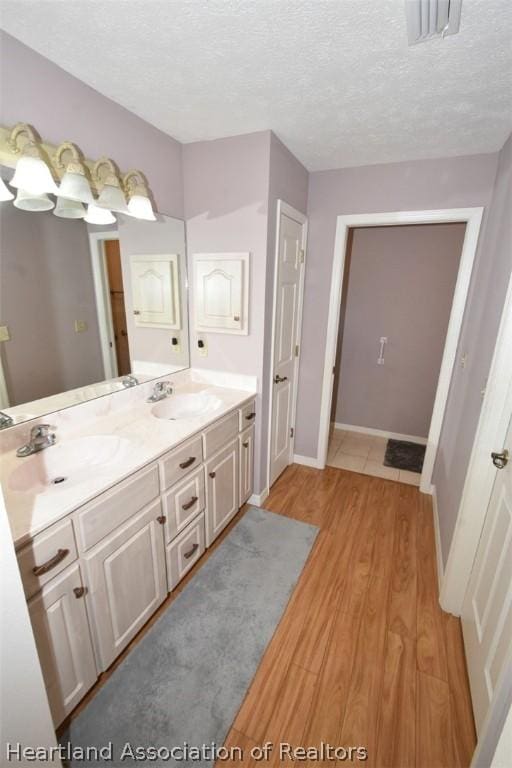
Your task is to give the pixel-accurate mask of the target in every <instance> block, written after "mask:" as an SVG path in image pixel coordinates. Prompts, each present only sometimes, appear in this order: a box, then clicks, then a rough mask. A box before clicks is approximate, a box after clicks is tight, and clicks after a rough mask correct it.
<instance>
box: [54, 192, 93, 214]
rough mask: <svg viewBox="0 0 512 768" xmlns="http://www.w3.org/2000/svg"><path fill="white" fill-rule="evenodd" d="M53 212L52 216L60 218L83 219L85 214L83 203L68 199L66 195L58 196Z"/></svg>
mask: <svg viewBox="0 0 512 768" xmlns="http://www.w3.org/2000/svg"><path fill="white" fill-rule="evenodd" d="M53 214H54V216H59V217H60V218H61V219H83V218H84V216H85V208H84V206H83V204H82V203H79V202H78V201H77V200H68V198H67V197H58V198H57V205H56V206H55V210H54V212H53Z"/></svg>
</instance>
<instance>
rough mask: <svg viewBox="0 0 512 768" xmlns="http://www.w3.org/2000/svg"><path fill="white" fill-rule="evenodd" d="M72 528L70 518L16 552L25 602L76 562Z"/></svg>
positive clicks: (39, 535) (53, 526)
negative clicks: (25, 597)
mask: <svg viewBox="0 0 512 768" xmlns="http://www.w3.org/2000/svg"><path fill="white" fill-rule="evenodd" d="M77 556H78V555H77V550H76V544H75V536H74V534H73V525H72V523H71V520H70V519H69V517H66V518H65V519H64V520H61V521H60V522H58V523H55V525H52V526H51V528H48V529H47V530H46V531H43V532H42V533H40V534H38V535H37V536H36V537H35V538H34V539H33V541H31V542H30V544H27V545H26V546H25V547H23V548H22V549H20V551H19V552H18V553H17V557H18V566H19V569H20V573H21V580H22V582H23V587H24V589H25V595H26V596H27V599H28V598H30V597H32V595H35V593H36V592H38V591H39V590H40V589H41V587H43V586H44V585H45V584H46V583H47V582H48V581H50V579H53V577H54V576H56V575H57V574H58V573H60V572H61V571H63V570H64V568H67V566H68V565H69V564H70V563H72V562H73V560H76V558H77Z"/></svg>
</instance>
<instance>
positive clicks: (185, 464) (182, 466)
mask: <svg viewBox="0 0 512 768" xmlns="http://www.w3.org/2000/svg"><path fill="white" fill-rule="evenodd" d="M195 460H196V457H195V456H190V458H188V459H186V460H185V461H182V462H181V464H180V469H187V467H190V466H191V465H192V464H193V463H194V461H195Z"/></svg>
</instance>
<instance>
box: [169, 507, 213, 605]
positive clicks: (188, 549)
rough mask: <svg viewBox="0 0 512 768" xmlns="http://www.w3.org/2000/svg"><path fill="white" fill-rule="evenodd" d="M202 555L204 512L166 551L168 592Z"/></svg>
mask: <svg viewBox="0 0 512 768" xmlns="http://www.w3.org/2000/svg"><path fill="white" fill-rule="evenodd" d="M203 553H204V512H201V514H200V515H199V516H198V517H197V518H196V519H195V520H194V521H193V522H192V523H190V524H189V526H188V527H187V528H186V529H185V530H184V531H183V533H180V535H179V536H178V537H177V538H176V539H174V541H172V542H171V543H170V544H169V545H168V546H167V549H166V557H167V581H168V587H169V592H172V590H173V589H174V588H175V587H176V586H177V584H179V582H180V581H181V580H182V578H183V577H184V576H185V574H186V573H187V572H188V571H189V570H190V569H191V568H192V566H193V565H194V563H197V561H198V560H199V558H200V557H201V555H202V554H203Z"/></svg>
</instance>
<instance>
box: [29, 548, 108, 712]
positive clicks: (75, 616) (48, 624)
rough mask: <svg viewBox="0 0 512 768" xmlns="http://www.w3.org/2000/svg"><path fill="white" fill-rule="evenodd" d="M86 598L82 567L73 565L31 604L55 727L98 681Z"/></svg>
mask: <svg viewBox="0 0 512 768" xmlns="http://www.w3.org/2000/svg"><path fill="white" fill-rule="evenodd" d="M84 594H85V589H84V586H83V583H82V579H81V575H80V567H79V565H78V563H74V564H73V565H70V566H69V567H68V568H67V569H66V570H65V571H63V572H62V573H60V574H59V575H58V576H55V578H53V579H52V580H51V581H50V582H49V583H48V584H47V585H46V586H44V587H43V589H42V591H41V592H40V593H39V594H38V595H37V596H36V597H34V598H32V600H30V602H29V603H28V608H29V613H30V619H31V621H32V627H33V629H34V637H35V640H36V645H37V650H38V653H39V659H40V661H41V668H42V671H43V677H44V681H45V685H46V691H47V693H48V701H49V703H50V709H51V711H52V716H53V722H54V725H55V727H57V726H58V725H59V724H60V723H61V722H62V721H63V720H64V718H65V717H66V716H67V715H68V714H69V713H70V712H71V710H72V709H73V708H74V707H75V706H76V705H77V704H78V702H79V701H80V699H82V698H83V696H84V695H85V694H86V693H87V691H88V690H89V688H90V687H91V686H92V685H93V684H94V682H95V681H96V677H97V673H96V665H95V662H94V654H93V648H92V642H91V636H90V632H89V625H88V622H87V613H86V609H85V601H84ZM28 716H29V713H28V712H27V717H28Z"/></svg>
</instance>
